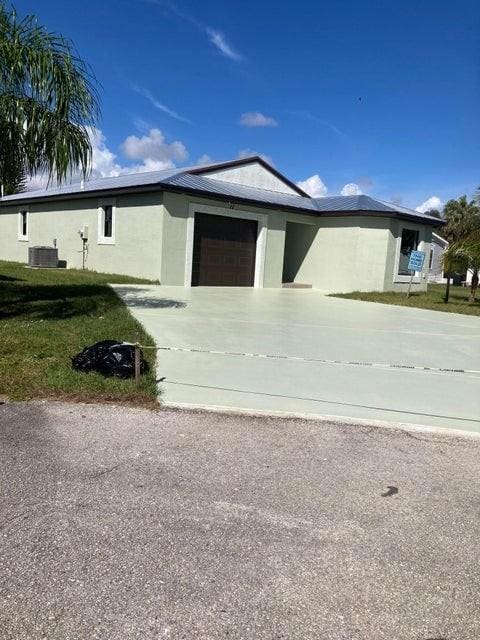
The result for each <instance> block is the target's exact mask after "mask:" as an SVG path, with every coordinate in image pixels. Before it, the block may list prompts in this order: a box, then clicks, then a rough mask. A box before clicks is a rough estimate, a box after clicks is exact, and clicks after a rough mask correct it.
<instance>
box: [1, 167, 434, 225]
mask: <svg viewBox="0 0 480 640" xmlns="http://www.w3.org/2000/svg"><path fill="white" fill-rule="evenodd" d="M253 160H257V158H256V157H252V158H245V159H243V160H242V161H238V162H239V163H240V162H242V163H247V162H252V161H253ZM224 164H225V163H215V164H211V165H204V166H203V167H183V168H173V169H165V170H163V171H151V172H148V173H132V174H127V175H121V176H115V177H111V178H100V179H95V180H86V181H85V183H84V184H82V183H75V184H68V185H63V186H61V187H53V188H49V189H39V190H36V191H25V192H23V193H18V194H15V195H12V196H6V197H4V198H1V199H0V206H2V205H4V206H5V205H8V204H9V203H11V202H17V201H25V202H27V201H32V200H36V199H37V198H42V199H50V198H56V197H65V196H68V195H70V194H71V195H75V196H77V197H82V196H84V195H85V196H87V195H88V194H89V193H92V194H93V193H99V192H100V193H101V192H112V191H117V190H126V191H128V190H129V189H132V190H134V189H136V188H142V187H143V188H148V187H152V189H155V188H157V189H160V190H162V189H163V190H168V189H169V188H170V189H172V190H175V191H178V190H183V189H185V190H186V191H193V192H197V193H205V194H210V195H213V196H225V197H227V198H232V200H243V201H250V202H254V203H256V204H258V205H260V206H261V205H270V206H273V207H275V206H277V207H282V208H285V209H293V210H297V211H298V210H300V211H304V212H306V213H313V214H315V213H316V214H318V215H326V214H330V215H335V214H336V215H342V214H350V215H351V214H352V213H354V212H359V213H363V214H368V213H375V214H377V215H378V214H383V215H389V216H390V215H391V216H392V217H403V218H411V219H415V220H417V221H419V222H424V223H426V224H431V225H435V226H440V225H442V224H443V223H442V221H441V220H439V219H438V218H435V217H433V216H429V215H427V214H425V213H420V212H419V211H413V210H412V209H407V208H406V207H401V206H399V205H396V204H392V203H389V202H384V201H383V200H377V199H374V198H372V197H370V196H367V195H357V196H325V197H323V198H311V197H309V196H301V195H293V194H288V193H281V192H278V191H269V190H267V189H260V188H256V187H248V186H245V185H240V184H234V183H232V182H225V181H222V180H218V179H211V178H208V177H207V176H205V175H201V173H202V171H203V170H206V171H207V170H211V169H212V168H215V167H216V166H224ZM277 173H278V172H277Z"/></svg>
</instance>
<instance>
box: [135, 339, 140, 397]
mask: <svg viewBox="0 0 480 640" xmlns="http://www.w3.org/2000/svg"><path fill="white" fill-rule="evenodd" d="M135 384H136V385H137V387H138V385H139V384H140V345H139V344H138V342H137V343H136V344H135Z"/></svg>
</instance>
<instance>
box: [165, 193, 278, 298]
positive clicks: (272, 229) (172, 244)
mask: <svg viewBox="0 0 480 640" xmlns="http://www.w3.org/2000/svg"><path fill="white" fill-rule="evenodd" d="M191 204H193V205H200V206H209V207H214V208H215V209H216V210H218V213H220V214H221V212H222V211H223V212H225V213H227V214H230V215H232V214H233V215H234V214H235V212H238V215H239V217H242V212H248V213H254V214H259V215H262V216H266V219H267V232H266V244H265V261H264V279H263V286H264V287H280V286H281V285H282V270H283V249H284V236H285V214H284V213H282V212H279V211H275V210H269V209H262V208H259V207H251V206H241V205H233V208H232V206H229V207H225V205H223V204H222V202H219V201H218V200H212V199H209V198H199V197H194V196H191V197H189V196H188V195H185V194H176V193H165V194H164V208H165V214H164V221H163V225H164V226H163V249H162V255H163V260H162V284H168V285H182V286H183V285H184V283H185V268H186V251H187V220H188V217H189V211H190V205H191ZM193 208H195V207H193Z"/></svg>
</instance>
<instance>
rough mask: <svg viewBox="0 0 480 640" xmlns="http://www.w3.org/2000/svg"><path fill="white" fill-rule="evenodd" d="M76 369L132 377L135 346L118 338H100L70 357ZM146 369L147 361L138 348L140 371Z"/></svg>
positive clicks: (142, 371) (133, 373)
mask: <svg viewBox="0 0 480 640" xmlns="http://www.w3.org/2000/svg"><path fill="white" fill-rule="evenodd" d="M72 367H73V368H74V369H75V370H76V371H84V372H85V373H88V372H89V371H97V372H98V373H101V374H102V375H103V376H107V377H108V376H115V377H117V378H133V376H134V375H135V347H134V345H132V344H124V343H123V342H121V341H119V340H102V341H101V342H96V343H95V344H93V345H92V346H91V347H85V349H84V350H83V351H82V352H80V353H78V354H77V355H76V356H74V357H73V358H72ZM146 371H148V363H147V361H146V360H145V358H144V356H143V353H142V350H141V349H140V373H145V372H146Z"/></svg>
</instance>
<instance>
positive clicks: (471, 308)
mask: <svg viewBox="0 0 480 640" xmlns="http://www.w3.org/2000/svg"><path fill="white" fill-rule="evenodd" d="M468 294H469V289H466V288H465V287H453V286H451V287H450V301H449V302H448V304H445V302H444V301H443V298H444V296H445V285H444V284H429V285H428V291H427V292H426V293H412V294H410V298H407V296H406V295H405V293H393V292H387V293H379V292H375V291H371V292H369V293H362V292H361V291H353V292H352V293H333V294H331V295H332V296H333V297H335V298H350V299H352V300H365V301H367V302H381V303H383V304H398V305H401V306H402V307H417V308H418V309H432V310H433V311H448V312H450V313H464V314H465V315H469V316H480V300H477V301H476V302H474V303H471V302H468Z"/></svg>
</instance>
